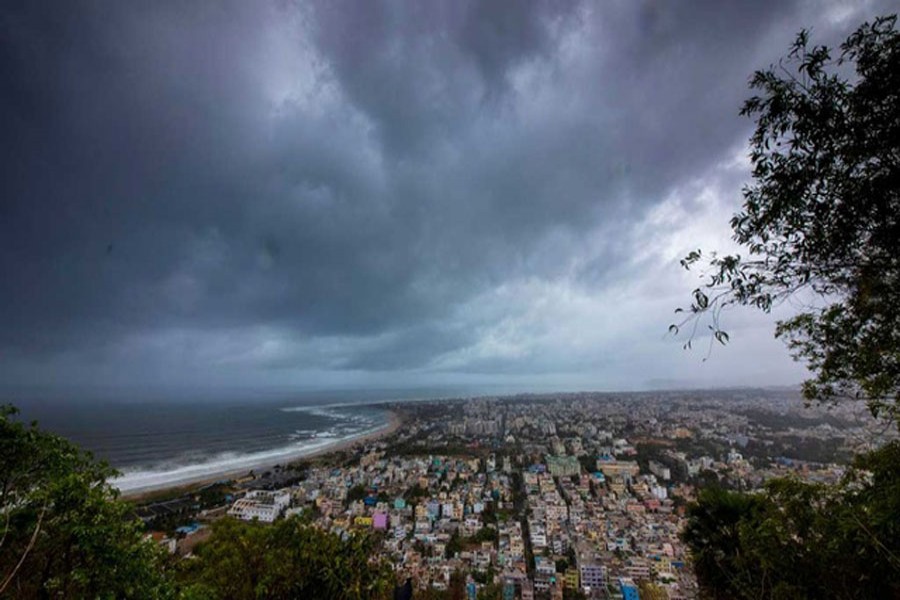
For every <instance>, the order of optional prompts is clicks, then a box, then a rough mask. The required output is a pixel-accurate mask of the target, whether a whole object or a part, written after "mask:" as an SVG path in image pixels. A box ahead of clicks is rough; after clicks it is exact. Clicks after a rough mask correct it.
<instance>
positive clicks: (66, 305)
mask: <svg viewBox="0 0 900 600" xmlns="http://www.w3.org/2000/svg"><path fill="white" fill-rule="evenodd" d="M884 8H885V7H884V6H879V5H878V4H877V3H875V4H854V5H852V6H845V5H842V4H838V3H834V4H827V3H826V4H823V3H820V2H783V1H777V2H776V1H772V2H765V3H762V4H760V3H752V4H750V3H735V5H733V6H728V5H727V3H721V2H708V3H690V5H687V4H686V5H684V6H682V5H681V4H680V3H672V2H653V1H645V2H612V3H599V4H598V3H584V2H540V1H533V2H531V1H529V2H517V3H515V7H514V9H512V8H511V7H510V6H507V5H506V4H503V3H486V2H474V1H472V2H466V1H462V2H448V3H420V2H413V3H400V2H376V1H373V2H364V3H357V2H341V1H338V2H335V1H327V2H325V1H323V2H312V3H290V2H282V1H273V2H271V3H246V2H231V3H213V2H209V3H202V2H201V3H183V2H157V3H153V4H152V5H148V6H146V7H142V6H139V5H134V4H132V3H121V2H107V3H101V2H67V3H65V5H64V6H61V5H60V4H59V3H51V2H46V3H43V2H35V1H28V2H21V3H18V4H16V3H13V4H12V5H10V4H7V5H6V6H5V7H4V8H3V9H2V11H0V73H3V76H4V77H3V78H4V85H3V87H2V89H0V130H2V131H3V132H4V134H3V137H2V141H0V197H2V204H0V251H2V253H0V280H2V281H3V291H2V294H0V383H3V384H8V385H18V384H31V383H46V384H51V385H71V384H76V383H77V384H88V383H99V384H114V385H124V384H135V385H146V384H154V383H157V384H158V383H165V384H175V385H186V386H190V385H210V384H223V385H227V384H232V383H237V382H242V383H247V384H253V385H266V384H278V385H311V386H316V385H337V384H346V383H348V382H349V383H352V384H354V385H383V384H390V385H407V384H422V383H430V382H448V381H476V382H477V381H483V382H495V381H504V382H509V381H516V382H521V383H522V385H532V384H534V385H536V384H538V383H542V384H546V385H556V386H560V387H572V386H583V387H606V388H610V387H642V386H644V385H647V382H649V381H653V380H669V381H671V380H680V381H691V382H698V383H714V384H728V383H747V382H751V381H752V382H758V381H759V378H760V377H761V376H765V377H767V378H769V379H771V381H772V382H773V383H785V382H794V381H797V380H799V379H800V377H801V376H802V369H800V368H799V367H798V366H795V365H792V364H791V363H790V362H789V360H788V359H787V358H786V354H785V352H784V351H783V349H782V348H781V346H780V344H779V343H777V342H773V341H772V340H771V324H772V319H771V317H761V316H758V315H749V314H735V315H734V318H733V320H732V321H731V323H732V324H733V326H732V329H736V331H735V335H733V339H734V340H735V345H734V347H733V348H730V349H728V350H726V351H717V352H716V353H715V354H714V356H713V358H711V359H710V361H713V362H715V363H716V364H715V366H714V367H709V366H707V365H709V364H710V362H709V361H708V362H707V363H706V364H703V363H702V362H701V359H702V357H703V352H700V353H694V354H688V355H686V354H684V353H682V352H681V350H680V346H679V345H678V344H677V343H676V342H673V341H672V340H668V339H665V336H664V332H665V328H666V325H667V324H668V322H669V321H670V319H671V310H672V309H673V308H674V307H675V306H677V305H679V304H681V303H682V302H683V301H684V300H685V299H686V293H687V292H688V291H689V290H690V289H692V287H694V285H695V280H694V279H693V278H692V277H695V276H690V275H686V274H684V273H682V272H681V271H680V270H679V268H678V267H677V259H678V258H679V257H680V256H681V255H683V254H684V253H685V252H686V251H688V250H690V249H692V248H694V247H696V246H697V245H701V244H707V247H722V246H724V245H727V244H728V231H727V219H728V217H729V216H730V214H731V212H733V211H734V210H735V208H736V207H737V206H738V205H739V202H740V186H741V183H742V182H743V181H745V180H746V177H747V166H746V163H745V160H744V159H743V156H744V150H743V149H744V143H745V140H746V137H747V134H748V130H749V125H750V124H749V123H747V122H745V121H743V120H742V119H740V118H739V117H738V115H737V111H738V109H739V107H740V104H741V102H742V99H743V98H744V97H745V96H746V95H747V89H746V82H747V79H748V77H749V75H750V73H751V72H752V71H753V70H754V69H756V68H760V67H763V66H765V65H767V64H768V63H769V62H771V61H773V60H776V59H777V58H778V57H779V56H781V55H782V54H783V53H784V50H785V49H786V48H787V46H788V44H789V43H790V41H791V39H792V37H793V35H794V33H795V32H796V31H798V30H799V29H800V28H803V27H811V28H813V31H814V34H815V35H816V36H817V37H818V38H819V39H822V40H825V41H830V42H833V41H835V40H839V39H840V38H841V37H842V36H843V35H844V34H846V32H847V31H848V30H850V29H852V28H853V27H855V26H856V25H857V24H858V23H859V22H860V21H861V20H862V19H864V18H868V17H871V16H872V15H875V14H878V13H879V10H884ZM783 310H784V311H785V312H789V311H790V307H784V308H783Z"/></svg>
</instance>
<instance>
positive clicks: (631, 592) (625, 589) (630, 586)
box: [619, 577, 640, 600]
mask: <svg viewBox="0 0 900 600" xmlns="http://www.w3.org/2000/svg"><path fill="white" fill-rule="evenodd" d="M619 592H620V593H621V594H622V600H640V594H638V588H637V586H636V585H635V584H634V580H633V579H632V578H631V577H619Z"/></svg>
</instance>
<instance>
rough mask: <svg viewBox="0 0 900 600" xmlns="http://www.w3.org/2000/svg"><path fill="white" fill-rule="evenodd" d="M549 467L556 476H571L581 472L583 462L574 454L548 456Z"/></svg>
mask: <svg viewBox="0 0 900 600" xmlns="http://www.w3.org/2000/svg"><path fill="white" fill-rule="evenodd" d="M547 469H548V470H549V471H550V474H551V475H553V476H554V477H571V476H572V475H578V474H580V473H581V464H580V463H579V462H578V459H577V458H575V457H574V456H548V457H547Z"/></svg>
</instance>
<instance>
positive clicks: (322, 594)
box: [181, 517, 394, 600]
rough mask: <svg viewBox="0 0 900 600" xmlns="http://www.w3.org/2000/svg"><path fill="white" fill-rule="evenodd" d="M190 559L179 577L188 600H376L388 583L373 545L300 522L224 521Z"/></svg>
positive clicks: (361, 538) (388, 576)
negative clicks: (191, 599) (269, 524)
mask: <svg viewBox="0 0 900 600" xmlns="http://www.w3.org/2000/svg"><path fill="white" fill-rule="evenodd" d="M196 554H197V559H196V560H193V561H186V564H185V569H184V572H183V573H182V574H181V583H182V588H183V592H184V595H185V597H188V598H196V599H200V598H210V599H212V598H229V599H233V600H244V599H247V600H249V599H257V598H271V599H274V600H277V599H282V598H283V599H288V598H330V599H334V600H368V599H373V600H374V599H380V598H383V597H385V596H386V594H387V593H388V591H389V590H390V589H391V588H392V586H393V583H394V577H393V572H392V570H391V568H390V566H389V565H388V564H387V562H386V561H384V560H382V559H380V558H378V554H377V552H375V540H374V538H372V537H370V536H366V535H352V536H349V537H348V538H346V539H342V538H341V536H339V535H337V534H334V533H331V532H326V531H323V530H321V529H319V528H317V527H315V526H314V525H311V524H309V523H308V522H306V521H304V520H303V519H301V518H298V517H292V518H289V519H284V520H282V521H278V522H276V523H275V524H273V525H271V526H268V525H262V524H258V523H245V522H242V521H237V520H235V519H231V518H226V519H222V520H220V521H217V522H216V523H215V524H214V525H213V533H212V536H211V538H210V539H209V541H207V542H206V543H204V544H202V545H200V546H199V547H198V549H197V553H196Z"/></svg>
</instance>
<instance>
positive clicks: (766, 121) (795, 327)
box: [670, 15, 900, 424]
mask: <svg viewBox="0 0 900 600" xmlns="http://www.w3.org/2000/svg"><path fill="white" fill-rule="evenodd" d="M895 24H896V15H893V16H887V17H882V18H879V19H877V20H875V21H874V22H873V23H865V24H863V25H862V26H861V27H860V28H859V29H857V30H856V31H855V32H854V33H853V34H852V35H850V36H849V37H848V38H847V40H846V41H845V42H844V43H843V44H842V45H841V47H840V50H839V51H838V52H836V53H835V52H833V51H832V50H830V49H828V48H826V47H825V46H814V45H811V44H810V41H809V36H808V34H807V32H806V31H803V32H801V33H800V34H799V35H798V37H797V39H796V41H795V43H794V45H793V47H792V48H791V51H790V54H789V55H788V56H787V58H786V59H784V60H782V61H780V62H779V63H778V64H777V65H773V66H772V67H770V68H769V69H766V70H762V71H758V72H757V73H755V74H754V76H753V78H752V80H751V87H752V88H753V89H754V90H756V91H757V92H758V93H757V95H754V96H752V97H751V98H750V99H749V100H747V101H746V103H745V104H744V106H743V109H742V111H741V113H742V114H743V115H746V116H748V117H751V118H755V120H756V130H755V132H754V134H753V136H752V137H751V140H750V143H751V149H750V159H751V162H752V167H753V170H752V174H753V183H752V184H750V185H748V186H747V187H746V188H745V189H744V191H743V196H744V204H743V207H742V209H741V211H740V212H739V213H738V214H736V215H735V216H734V217H733V218H732V220H731V227H732V230H733V232H734V239H735V241H737V242H738V243H739V244H740V245H741V246H743V247H744V248H746V250H747V254H746V255H744V256H741V255H727V256H720V255H716V254H713V255H712V256H711V258H710V266H711V271H710V275H709V278H708V279H707V280H706V282H705V283H704V285H703V286H701V287H699V288H697V289H696V290H694V292H693V300H692V302H691V305H690V307H689V309H688V318H687V319H686V320H685V321H683V322H682V323H681V324H679V325H672V326H671V328H670V329H671V330H672V331H674V332H676V333H677V332H678V330H679V329H680V328H683V326H684V325H686V324H688V323H692V327H691V331H692V332H693V333H692V334H691V338H690V339H689V340H688V342H687V343H686V346H689V345H690V344H691V340H692V339H693V337H694V335H695V334H696V331H697V326H698V324H699V323H700V321H701V319H700V317H708V318H709V320H710V322H709V324H708V328H709V329H710V331H711V340H718V341H719V342H721V343H723V344H724V343H726V342H727V341H728V334H727V333H726V332H725V331H723V330H722V328H721V327H720V322H719V316H720V313H721V311H722V309H723V308H724V307H727V306H729V305H749V306H754V307H757V308H759V309H762V310H764V311H769V310H770V309H771V308H772V307H773V306H774V305H776V304H777V303H779V302H781V301H783V300H784V299H786V298H787V297H790V296H792V295H794V294H797V293H798V292H801V291H803V293H804V298H805V297H806V296H805V295H806V294H808V295H809V297H810V298H813V299H814V300H810V301H809V303H810V304H811V306H812V308H809V309H808V310H805V311H804V312H802V313H800V314H798V315H797V316H795V317H793V318H790V319H788V320H785V321H781V322H779V323H778V325H777V327H776V336H779V337H782V338H784V339H785V340H786V341H787V344H788V347H789V349H790V350H791V352H792V354H793V356H794V357H795V358H796V359H798V360H804V361H806V363H807V365H808V366H809V368H810V370H811V372H812V377H811V378H810V379H809V380H808V381H806V382H805V384H804V394H805V396H806V398H807V399H808V400H810V401H812V400H826V401H836V400H843V399H860V400H864V401H866V402H867V403H868V406H869V408H870V409H871V410H872V412H873V413H874V414H876V415H877V414H881V413H885V414H887V415H888V416H889V417H893V418H895V419H897V416H898V414H897V410H898V404H897V393H898V390H900V292H898V290H900V94H898V93H897V90H898V89H900V34H898V32H897V31H896V29H895ZM850 69H853V70H854V71H855V72H854V73H852V74H851V73H850ZM702 260H704V257H703V255H702V253H701V251H700V250H697V251H694V252H691V253H690V254H689V255H688V256H687V257H686V258H685V259H684V260H683V261H682V265H684V266H685V267H686V268H690V267H691V266H693V265H695V264H696V263H699V262H701V261H702ZM679 310H681V309H679ZM711 343H712V342H711ZM897 422H898V424H900V419H897Z"/></svg>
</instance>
